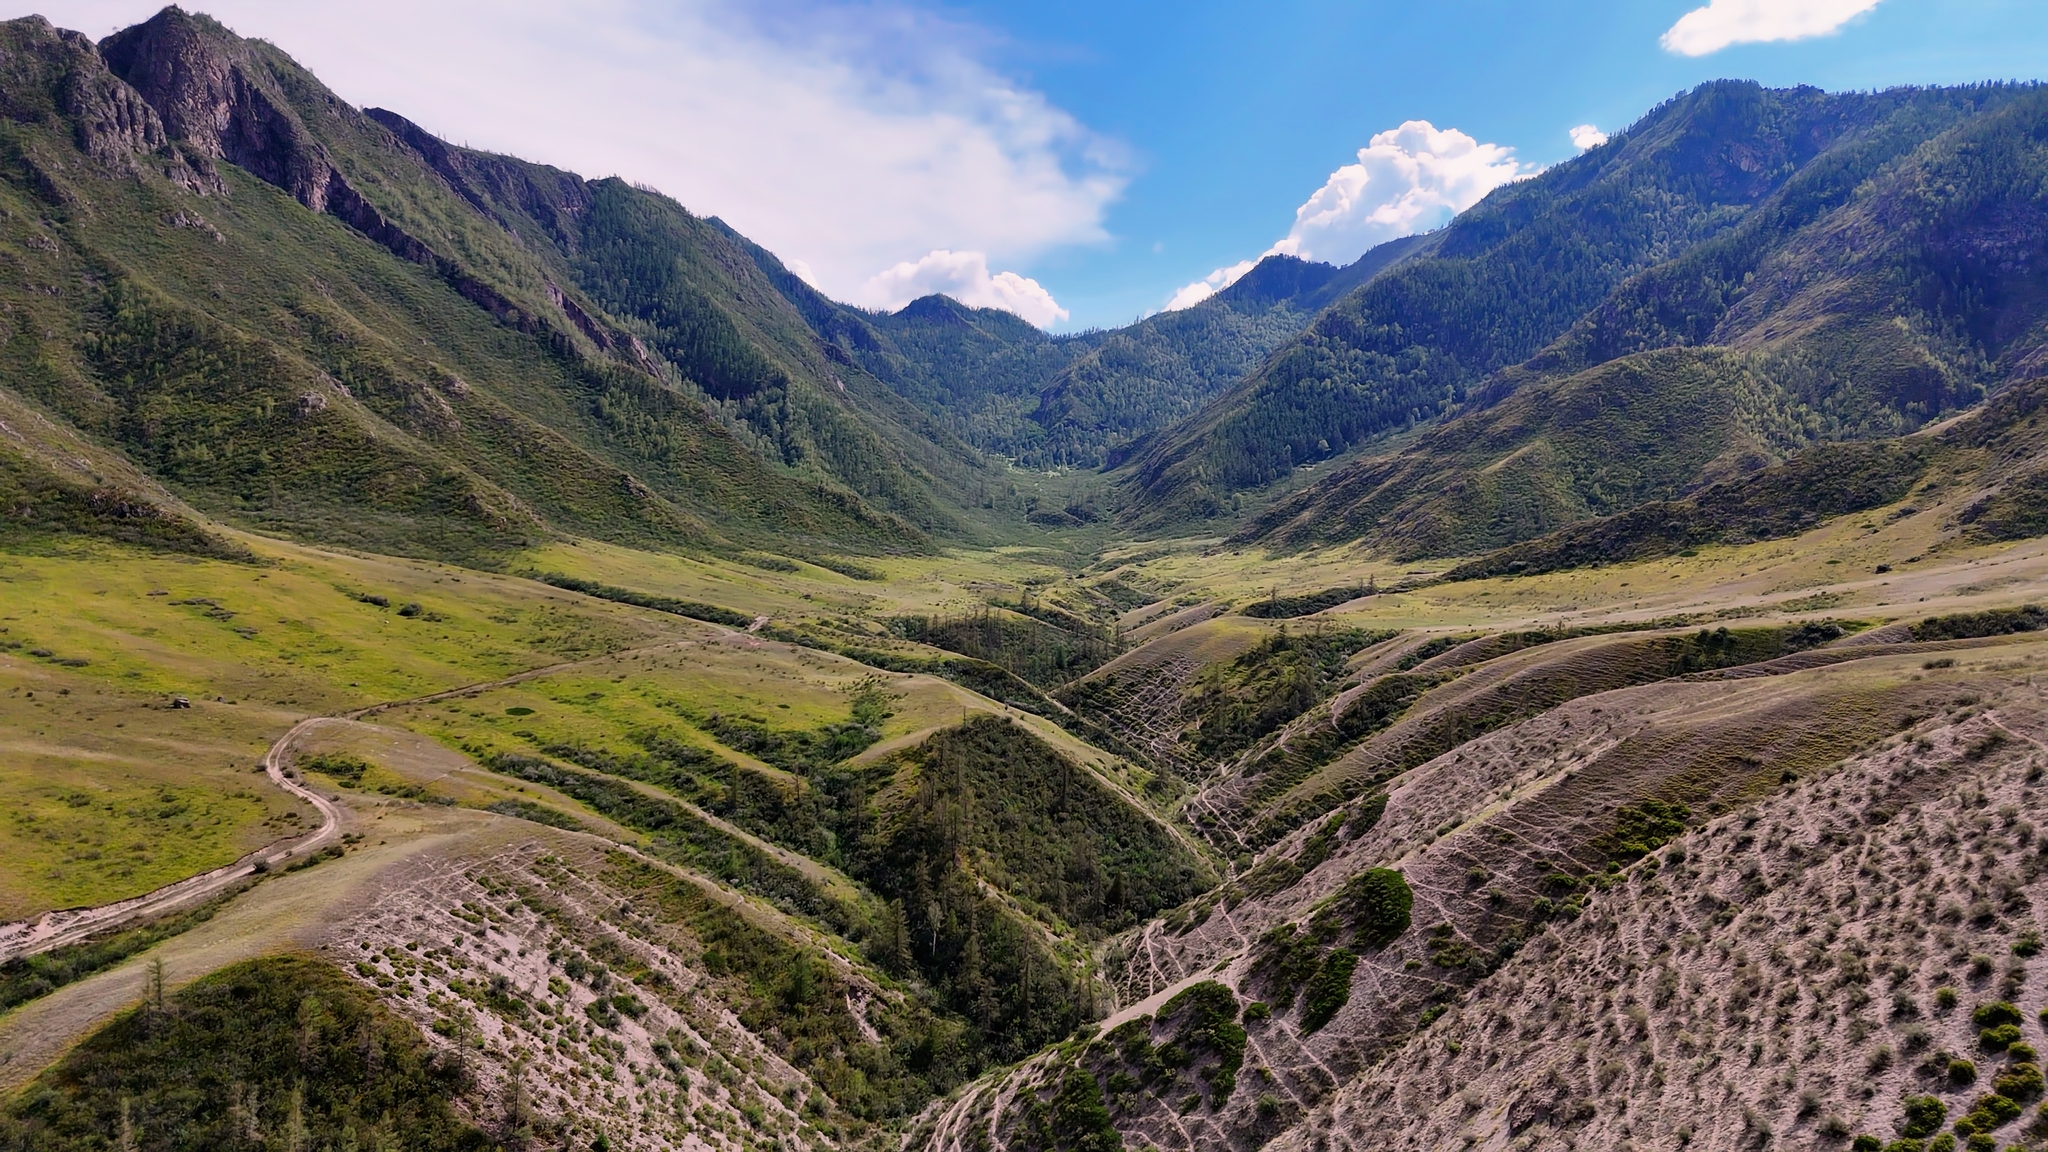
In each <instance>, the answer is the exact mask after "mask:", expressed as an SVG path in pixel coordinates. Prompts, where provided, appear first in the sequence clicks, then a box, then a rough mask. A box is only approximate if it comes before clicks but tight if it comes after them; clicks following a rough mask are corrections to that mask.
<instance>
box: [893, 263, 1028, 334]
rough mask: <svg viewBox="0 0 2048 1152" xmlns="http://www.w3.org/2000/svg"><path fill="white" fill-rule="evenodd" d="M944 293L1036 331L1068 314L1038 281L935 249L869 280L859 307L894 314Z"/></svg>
mask: <svg viewBox="0 0 2048 1152" xmlns="http://www.w3.org/2000/svg"><path fill="white" fill-rule="evenodd" d="M934 292H940V293H944V294H945V295H947V296H951V297H952V298H953V299H955V300H958V301H960V302H961V303H962V304H966V305H969V306H970V307H974V308H1001V309H1002V310H1003V311H1005V312H1014V313H1016V314H1017V315H1019V316H1022V317H1023V318H1024V319H1026V320H1028V321H1030V322H1031V323H1033V324H1036V325H1038V326H1039V327H1040V328H1047V327H1050V326H1052V325H1053V324H1056V323H1058V322H1059V321H1061V320H1065V319H1066V318H1067V310H1066V309H1065V308H1062V307H1060V302H1059V301H1057V300H1055V299H1053V298H1052V293H1050V292H1048V291H1046V290H1045V288H1044V286H1042V285H1041V284H1039V282H1038V281H1036V280H1032V279H1028V278H1026V277H1023V276H1019V275H1017V274H1016V273H1015V272H997V273H995V274H994V275H990V274H989V270H988V257H987V255H985V254H983V253H980V252H951V251H947V250H946V249H944V248H935V249H933V250H932V251H931V252H929V253H927V254H926V255H925V256H924V257H923V258H922V259H919V260H916V261H914V262H913V261H907V260H906V261H904V262H903V263H901V264H897V265H896V266H895V267H893V268H889V269H887V270H886V271H883V272H880V273H878V274H876V275H875V276H874V277H872V278H870V279H869V280H868V282H867V284H866V285H865V286H864V287H863V288H862V290H861V293H860V295H861V302H862V303H864V304H868V305H870V306H872V307H876V308H886V309H888V310H890V311H892V312H893V311H895V310H896V309H898V308H901V307H903V306H904V305H905V304H908V303H910V302H911V301H912V300H916V299H918V298H919V297H921V296H929V295H931V294H933V293H934Z"/></svg>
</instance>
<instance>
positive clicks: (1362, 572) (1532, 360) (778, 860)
mask: <svg viewBox="0 0 2048 1152" xmlns="http://www.w3.org/2000/svg"><path fill="white" fill-rule="evenodd" d="M0 51H4V55H0V861H4V862H5V863H6V864H7V867H6V868H4V869H0V1148H6V1149H9V1150H14V1149H20V1150H22V1152H27V1150H29V1149H38V1150H44V1149H47V1150H52V1152H69V1150H72V1149H79V1150H84V1149H100V1148H120V1149H123V1150H124V1152H134V1150H136V1149H144V1148H147V1149H173V1148H178V1149H182V1148H202V1147H203V1148H229V1147H233V1148H258V1147H260V1148H266V1149H269V1148H276V1149H280V1150H290V1152H307V1150H310V1149H320V1150H322V1152H325V1150H330V1149H332V1150H346V1152H363V1150H365V1149H378V1150H383V1149H398V1148H433V1149H440V1148H449V1149H487V1148H501V1149H536V1150H537V1149H563V1150H569V1149H575V1150H578V1152H581V1150H584V1149H590V1150H594V1152H609V1150H610V1149H613V1148H634V1149H689V1150H692V1152H711V1150H718V1152H768V1150H771V1149H772V1150H780V1152H794V1150H797V1149H805V1150H811V1152H834V1150H840V1149H871V1150H881V1149H893V1150H896V1152H1117V1150H1119V1149H1134V1150H1135V1149H1141V1148H1149V1149H1154V1150H1156V1152H1250V1150H1253V1149H1261V1148H1268V1147H1271V1148H1274V1149H1296V1148H1299V1149H1302V1150H1304V1152H1331V1149H1333V1148H1336V1149H1344V1150H1350V1149H1359V1150H1365V1149H1379V1148H1394V1147H1398V1148H1459V1149H1462V1148H1482V1147H1483V1148H1488V1149H1498V1150H1512V1152H1530V1150H1536V1149H1544V1150H1552V1149H1570V1148H1580V1147H1600V1148H1615V1149H1638V1150H1648V1149H1660V1150H1669V1152H1676V1150H1678V1149H1688V1150H1691V1149H1712V1150H1721V1149H1727V1150H1735V1149H1753V1148H1761V1147H1770V1146H1787V1147H1799V1148H1809V1147H1810V1148H1817V1149H1848V1150H1851V1152H1869V1150H1877V1152H1937V1150H1939V1152H1954V1150H1955V1149H1958V1148H1966V1149H1970V1150H1972V1152H1976V1150H1981V1149H1992V1150H1993V1152H1996V1149H1998V1148H2001V1147H2003V1148H2008V1149H2009V1148H2012V1147H2015V1146H2017V1147H2020V1148H2023V1149H2024V1148H2030V1147H2040V1146H2042V1145H2043V1141H2044V1140H2048V1106H2044V1104H2043V1102H2042V1096H2043V1093H2044V1083H2043V1079H2042V1073H2041V1070H2040V1069H2041V1062H2040V1058H2039V1055H2038V1053H2039V1048H2040V1046H2041V1045H2044V1044H2048V1035H2044V1033H2043V1028H2044V1027H2048V960H2043V959H2042V958H2041V953H2042V939H2043V933H2044V932H2048V924H2044V921H2043V920H2042V918H2041V917H2042V911H2041V910H2042V909H2043V908H2044V907H2048V830H2044V826H2043V824H2044V818H2043V816H2042V815H2041V812H2042V809H2043V804H2044V799H2043V792H2042V788H2043V784H2042V777H2043V773H2044V771H2048V743H2044V742H2048V719H2044V717H2048V700H2044V698H2043V691H2044V686H2043V682H2042V677H2043V674H2044V673H2048V485H2044V483H2043V477H2044V476H2048V429H2043V428H2042V426H2041V424H2040V414H2041V407H2042V404H2043V400H2044V398H2048V377H2044V376H2043V374H2042V373H2043V371H2044V369H2048V358H2044V357H2048V353H2044V351H2043V350H2044V349H2048V311H2044V302H2048V292H2044V291H2042V288H2043V286H2044V285H2048V279H2044V277H2048V231H2044V222H2048V192H2044V189H2048V179H2044V174H2048V146H2044V144H2043V141H2044V140H2048V127H2044V126H2048V95H2044V92H2043V90H2042V89H2041V88H2040V86H2039V85H2027V84H1987V85H1977V86H1969V87H1957V88H1926V89H1898V90H1893V91H1886V92H1880V93H1843V94H1835V93H1826V92H1821V91H1819V90H1818V89H1811V88H1799V89H1768V88H1763V87H1761V86H1759V85H1755V84H1749V83H1746V82H1736V81H1718V82H1714V83H1710V84H1707V85H1703V86H1700V87H1699V88H1697V89H1695V90H1693V91H1691V92H1688V93H1685V94H1682V95H1680V96H1678V97H1675V98H1673V99H1672V100H1670V101H1667V102H1666V103H1664V104H1661V105H1659V106H1657V107H1656V108H1654V109H1652V110H1651V111H1650V112H1649V113H1647V114H1646V115H1645V116H1644V118H1643V119H1642V121H1641V122H1639V123H1638V124H1637V125H1635V126H1634V127H1632V128H1630V129H1628V130H1626V131H1623V132H1617V133H1616V134H1615V135H1614V136H1613V138H1612V139H1611V140H1610V141H1608V142H1607V143H1604V144H1600V145H1597V146H1595V147H1592V148H1590V149H1588V150H1587V151H1586V152H1585V154H1584V155H1582V156H1580V157H1578V158H1576V159H1573V160H1569V161H1566V162H1563V163H1560V164H1558V165H1556V166H1554V167H1552V168H1549V169H1546V170H1545V171H1543V172H1542V173H1539V174H1534V175H1531V176H1530V177H1529V178H1528V179H1524V180H1518V181H1515V182H1512V183H1510V184H1506V185H1503V186H1502V187H1501V188H1500V189H1498V190H1497V191H1496V192H1495V193H1493V194H1492V195H1491V196H1488V197H1487V198H1485V199H1483V200H1481V201H1480V202H1479V203H1478V204H1477V205H1476V206H1474V207H1472V208H1470V209H1468V210H1467V211H1466V212H1465V213H1463V214H1462V215H1460V216H1458V217H1457V218H1456V219H1455V220H1454V221H1453V222H1452V223H1451V224H1450V225H1449V226H1447V227H1445V228H1442V229H1439V230H1437V231H1433V232H1427V233H1422V234H1418V235H1415V236H1409V237H1403V238H1401V239H1397V240H1393V241H1390V242H1388V243H1385V244H1381V245H1380V246H1379V247H1376V248H1373V249H1372V250H1370V251H1368V252H1366V253H1365V254H1364V256H1362V257H1360V258H1359V259H1358V260H1356V261H1354V262H1352V263H1350V264H1347V265H1344V266H1342V267H1339V266H1335V265H1332V264H1326V263H1316V262H1313V261H1308V260H1303V259H1297V258H1295V257H1292V256H1281V255H1272V256H1268V257H1266V258H1265V259H1264V261H1263V262H1261V263H1259V264H1258V265H1257V266H1256V267H1254V268H1252V269H1251V270H1250V271H1249V272H1246V273H1245V274H1244V275H1243V276H1242V277H1241V278H1239V279H1237V280H1236V281H1235V282H1234V283H1232V284H1231V285H1229V286H1228V287H1226V288H1224V289H1223V290H1221V291H1219V292H1217V293H1216V294H1215V295H1213V296H1211V297H1209V298H1207V299H1206V300H1204V301H1202V302H1201V303H1198V304H1196V305H1194V306H1193V307H1190V308H1186V309H1182V310H1177V311H1170V312H1162V313H1158V314H1156V315H1153V316H1150V317H1147V318H1144V319H1141V320H1139V321H1137V322H1136V323H1134V324H1132V325H1130V326H1128V327H1125V328H1120V329H1115V330H1110V331H1091V332H1084V333H1078V334H1072V335H1050V334H1047V333H1045V332H1043V331H1040V330H1039V329H1037V328H1034V327H1032V326H1031V325H1030V324H1028V323H1026V322H1024V321H1022V320H1020V319H1019V318H1018V317H1016V316H1013V315H1011V314H1010V313H1007V312H1001V311H998V310H994V309H985V308H983V309H977V308H971V307H968V306H966V305H963V304H960V303H959V302H958V301H955V300H953V299H951V298H949V297H946V296H938V295H934V296H926V297H924V298H922V299H919V300H917V301H915V302H913V303H912V304H910V305H908V306H906V307H903V308H901V309H898V310H896V311H894V312H883V311H875V310H868V309H863V308H857V307H854V306H851V305H846V304H841V303H838V302H836V301H834V300H832V299H829V298H827V297H826V296H825V295H823V294H822V293H821V292H819V291H818V290H817V289H815V288H814V287H812V286H811V285H810V284H809V283H808V281H807V280H806V279H805V278H804V277H801V276H799V275H798V274H797V273H796V272H793V271H791V269H790V268H789V267H786V266H785V265H784V264H783V263H782V261H781V260H780V259H778V258H777V257H776V256H775V255H773V254H771V253H769V252H768V251H767V250H766V249H764V248H762V247H760V246H759V245H757V244H755V243H754V242H753V241H750V240H748V239H747V238H746V237H744V236H742V235H740V234H739V233H738V232H737V231H736V230H734V229H733V228H732V227H730V226H729V225H727V224H725V223H724V222H723V221H721V220H719V219H717V218H715V217H700V216H697V215H694V214H692V213H691V212H690V211H689V210H687V209H685V208H684V207H683V206H682V205H680V204H678V203H676V202H675V201H673V200H670V199H668V198H667V197H665V196H663V195H661V194H660V193H658V192H655V191H653V190H651V189H649V188H646V187H642V186H639V185H634V184H629V183H626V182H625V181H622V180H619V179H616V178H608V179H600V180H586V179H584V178H583V177H581V176H577V175H575V174H574V173H570V172H567V171H564V170H561V169H557V168H552V167H548V166H546V165H544V164H539V163H533V162H529V161H525V160H520V159H516V158H513V157H509V156H502V155H497V154H493V153H487V152H482V151H477V150H472V149H469V148H465V147H458V146H456V145H454V144H451V143H449V142H447V141H444V140H442V139H439V138H437V137H435V136H433V135H432V134H430V133H428V132H427V131H426V130H424V129H422V128H420V127H419V126H418V125H417V124H415V123H413V122H412V121H411V120H408V119H406V118H405V117H404V116H402V115H400V114H399V113H396V112H391V111H388V110H383V109H361V108H358V107H356V106H354V105H353V104H350V103H348V102H347V101H346V100H345V99H343V98H342V97H340V96H338V95H336V94H335V93H334V92H331V91H329V90H328V89H327V88H325V87H324V86H323V85H322V84H321V82H320V81H319V80H318V79H316V78H315V77H314V76H313V75H312V74H311V73H310V72H308V71H306V70H305V69H304V68H302V67H301V66H300V65H299V64H298V63H296V62H295V61H294V60H292V59H291V58H290V57H289V56H288V55H286V54H285V52H284V51H283V50H282V49H281V48H279V47H278V46H275V45H271V44H269V43H267V42H264V41H260V40H252V39H244V38H242V37H240V36H238V35H236V34H235V33H233V32H231V31H230V30H228V29H227V28H226V27H224V26H223V25H221V24H219V23H218V22H216V21H214V20H212V19H210V18H208V17H206V16H203V15H198V14H194V13H187V12H185V11H183V10H181V9H178V8H170V9H166V10H164V11H163V12H162V13H161V14H159V15H158V16H156V17H154V18H153V19H151V20H149V21H148V22H146V23H144V24H140V25H136V26H134V27H131V28H128V29H125V30H123V31H120V32H117V33H115V34H114V35H112V36H110V37H107V38H106V39H104V40H101V41H98V42H94V41H92V40H90V39H88V38H86V37H84V36H83V35H80V34H78V33H75V32H66V31H61V30H59V29H58V28H56V27H55V26H54V25H52V24H50V23H49V22H48V21H46V20H42V19H40V18H29V19H22V20H16V21H11V22H7V23H5V24H0Z"/></svg>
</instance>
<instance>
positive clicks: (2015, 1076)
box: [1991, 1064, 2048, 1100]
mask: <svg viewBox="0 0 2048 1152" xmlns="http://www.w3.org/2000/svg"><path fill="white" fill-rule="evenodd" d="M2044 1088H2048V1084H2044V1083H2043V1082H2042V1079H2041V1066H2040V1065H2039V1064H2013V1065H2011V1066H2009V1067H2007V1068H2006V1070H2005V1072H2004V1074H2003V1075H2001V1076H1999V1078H1998V1079H1996V1080H1993V1081H1992V1082H1991V1090H1992V1091H1993V1092H1996V1093H1998V1094H1999V1095H2000V1096H2003V1097H2006V1098H2007V1099H2011V1100H2033V1099H2035V1098H2037V1097H2039V1096H2040V1095H2041V1092H2042V1090H2043V1089H2044Z"/></svg>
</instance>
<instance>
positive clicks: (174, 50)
mask: <svg viewBox="0 0 2048 1152" xmlns="http://www.w3.org/2000/svg"><path fill="white" fill-rule="evenodd" d="M250 47H251V46H250V45H249V44H248V43H247V42H244V41H240V40H239V39H238V38H236V37H235V36H234V34H233V33H231V32H229V31H228V30H227V29H225V28H223V27H221V26H220V25H219V24H217V23H215V22H214V21H212V20H210V19H208V18H206V17H204V16H192V15H189V14H187V13H186V12H184V11H183V10H181V9H179V8H176V7H170V8H166V9H164V10H163V11H162V12H159V13H157V15H156V17H155V18H154V19H152V20H150V21H149V22H148V23H146V24H137V25H136V26H134V27H132V28H127V29H124V30H122V31H120V32H117V33H115V34H114V35H112V36H109V37H107V39H106V40H104V41H102V42H101V44H100V46H99V54H100V56H101V58H102V59H103V60H104V61H105V64H106V68H107V69H108V70H109V71H110V72H111V73H112V74H113V75H114V76H116V77H119V78H120V79H121V80H124V81H126V82H127V85H126V86H127V88H128V89H129V90H130V91H131V92H133V93H134V94H136V95H137V96H139V97H140V98H141V100H143V101H146V102H147V104H148V107H149V108H150V109H152V110H154V113H155V116H156V117H158V118H161V127H160V128H159V134H163V133H168V134H169V136H170V137H171V138H172V139H175V140H178V141H180V142H182V143H183V144H185V145H186V146H187V147H188V148H189V149H190V150H192V151H193V152H195V153H197V154H198V155H201V156H204V157H206V158H208V159H211V160H226V161H228V162H229V163H231V164H235V165H237V166H239V167H241V168H244V169H247V170H248V171H249V172H251V173H253V174H254V175H256V176H258V177H261V178H262V179H263V180H265V181H267V182H269V183H271V184H275V185H277V186H278V187H280V188H283V189H285V190H286V191H287V192H290V193H291V194H292V196H293V197H294V198H296V199H297V200H298V201H299V203H301V204H304V205H305V206H306V207H308V208H311V209H313V210H314V211H316V212H320V211H325V210H326V209H327V206H328V199H329V195H330V184H331V183H332V181H333V180H334V179H335V177H336V175H337V174H336V173H335V171H334V165H333V164H332V163H331V162H330V161H329V160H328V158H327V155H326V152H325V150H324V149H322V148H321V147H320V144H319V142H318V141H316V140H314V139H313V138H312V136H311V134H310V133H308V132H307V131H306V127H305V125H304V124H303V123H301V122H300V120H299V118H298V116H297V115H295V114H294V113H293V112H292V111H291V110H290V108H289V107H288V106H287V105H286V103H285V101H284V100H283V98H282V96H281V95H279V94H278V93H277V91H276V89H277V80H276V78H275V77H273V76H272V75H270V73H269V72H268V71H267V70H265V69H264V68H263V67H262V66H261V65H260V64H259V63H257V62H256V61H255V60H254V59H253V58H252V56H253V53H252V52H251V51H250Z"/></svg>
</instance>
